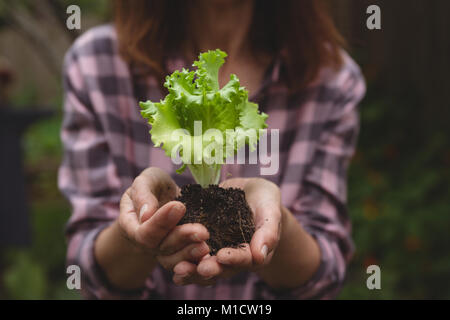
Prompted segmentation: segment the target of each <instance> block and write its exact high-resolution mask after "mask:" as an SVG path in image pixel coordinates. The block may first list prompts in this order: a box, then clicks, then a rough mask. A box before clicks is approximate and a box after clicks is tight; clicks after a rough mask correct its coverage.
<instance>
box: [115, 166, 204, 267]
mask: <svg viewBox="0 0 450 320" xmlns="http://www.w3.org/2000/svg"><path fill="white" fill-rule="evenodd" d="M179 192H180V189H179V187H178V186H177V185H176V184H175V182H174V181H173V180H172V179H171V177H170V176H169V175H168V174H167V173H166V172H164V171H163V170H161V169H159V168H148V169H146V170H144V171H143V172H142V173H141V174H140V175H139V176H138V177H137V178H136V179H135V180H134V182H133V184H132V186H131V187H130V188H129V189H128V190H127V191H126V192H125V193H124V195H123V196H122V199H121V202H120V216H119V226H120V229H121V231H122V233H123V235H124V236H125V237H126V238H127V239H128V240H129V241H130V242H131V243H132V244H133V245H134V247H135V248H136V250H137V251H139V252H142V253H144V254H147V255H150V256H153V257H154V258H155V259H156V260H157V261H158V262H159V263H160V264H161V265H162V266H163V267H164V268H166V269H168V270H169V271H173V268H174V267H175V266H176V265H177V264H178V263H179V262H181V261H189V262H191V263H196V262H198V261H200V259H201V258H202V257H203V256H205V255H206V254H207V253H208V252H209V248H208V246H207V245H206V243H205V240H207V239H208V238H209V233H208V231H207V230H206V228H205V227H204V226H203V225H201V224H198V223H196V224H184V225H180V226H177V223H178V222H179V221H180V220H181V218H182V217H183V216H184V214H185V212H186V208H185V206H184V205H183V204H182V203H181V202H179V201H174V200H173V199H175V198H176V196H177V195H178V194H179Z"/></svg>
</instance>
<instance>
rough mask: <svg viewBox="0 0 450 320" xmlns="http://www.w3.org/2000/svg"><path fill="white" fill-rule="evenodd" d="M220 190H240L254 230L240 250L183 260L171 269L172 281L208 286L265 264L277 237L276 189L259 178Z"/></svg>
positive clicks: (238, 181) (232, 182) (229, 183)
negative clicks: (196, 260)
mask: <svg viewBox="0 0 450 320" xmlns="http://www.w3.org/2000/svg"><path fill="white" fill-rule="evenodd" d="M220 186H221V187H223V188H230V187H233V188H240V189H243V190H244V192H245V197H246V200H247V202H248V204H249V206H250V208H251V210H252V212H253V218H254V222H255V227H256V231H255V233H254V235H253V237H252V239H251V241H250V244H245V245H243V246H242V247H240V248H223V249H221V250H219V251H218V252H217V254H216V255H215V256H210V255H209V254H208V255H206V256H204V257H203V258H202V259H201V261H200V262H199V264H198V265H195V264H193V263H191V262H189V261H186V260H183V261H181V262H179V263H178V264H177V265H176V266H175V267H174V272H175V275H174V278H173V279H174V282H175V283H176V284H180V285H184V284H189V283H197V284H212V283H214V280H216V279H218V278H220V277H230V276H232V275H234V274H236V273H238V272H241V271H252V270H257V269H258V268H263V267H264V266H265V265H267V264H269V263H270V261H271V259H272V256H273V254H274V252H275V249H276V247H277V244H278V241H279V239H280V235H281V221H282V210H281V196H280V191H279V188H278V187H277V186H276V185H275V184H274V183H272V182H269V181H268V180H265V179H261V178H233V179H229V180H226V181H224V182H223V183H222V184H221V185H220Z"/></svg>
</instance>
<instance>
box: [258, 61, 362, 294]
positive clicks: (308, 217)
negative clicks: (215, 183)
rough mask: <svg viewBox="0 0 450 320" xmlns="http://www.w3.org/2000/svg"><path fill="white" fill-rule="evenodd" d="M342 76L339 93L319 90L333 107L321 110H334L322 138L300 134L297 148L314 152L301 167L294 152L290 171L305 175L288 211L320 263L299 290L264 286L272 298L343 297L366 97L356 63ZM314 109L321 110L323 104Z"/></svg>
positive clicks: (337, 87) (336, 87)
mask: <svg viewBox="0 0 450 320" xmlns="http://www.w3.org/2000/svg"><path fill="white" fill-rule="evenodd" d="M337 78H338V79H337V83H335V84H334V89H324V88H322V89H320V90H321V91H322V94H324V96H321V97H319V98H317V99H318V100H321V103H322V104H323V103H324V101H327V104H328V106H329V108H328V109H326V108H324V109H322V111H324V110H329V112H328V113H327V115H326V118H325V120H324V121H323V122H322V123H321V129H320V131H319V133H318V138H317V139H315V138H314V142H312V141H308V142H307V143H306V142H305V138H304V137H305V133H304V131H301V130H299V131H298V132H297V134H296V137H295V141H296V142H298V143H299V144H298V145H303V146H304V145H305V144H307V145H308V147H303V148H302V150H303V151H305V154H310V156H309V157H308V160H307V161H305V164H304V165H299V164H298V162H299V161H295V160H293V159H298V158H299V157H302V156H300V155H299V154H298V150H299V148H292V150H291V151H290V154H289V156H288V164H287V169H286V171H285V176H286V175H289V176H290V177H291V178H290V179H292V177H293V176H294V177H295V176H296V174H297V176H298V177H301V178H299V182H297V185H295V188H293V189H295V190H296V191H295V192H293V194H294V195H295V196H294V197H293V199H292V201H289V205H288V206H287V207H288V209H290V211H291V212H292V213H293V214H294V216H295V218H296V219H297V221H298V222H299V223H300V224H301V225H302V226H303V228H304V229H305V230H306V231H307V232H308V233H309V234H311V235H312V236H313V237H314V238H315V240H316V241H317V243H318V245H319V248H320V252H321V260H320V265H319V267H318V270H317V271H316V272H315V274H314V275H313V276H312V278H311V279H310V280H308V281H307V283H305V284H304V285H302V286H301V287H298V288H294V289H291V290H285V291H277V292H276V291H273V290H271V289H270V288H268V287H267V286H263V285H262V284H260V285H261V286H262V287H263V288H264V290H263V292H264V293H263V296H264V298H267V299H330V298H334V297H335V296H336V295H337V294H338V293H339V291H340V289H341V287H342V284H343V282H344V280H345V275H346V268H347V263H348V262H349V260H350V258H351V256H352V254H353V251H354V245H353V241H352V238H351V223H350V219H349V216H348V214H347V209H346V197H347V181H346V180H347V169H348V165H349V161H350V159H351V157H352V155H353V153H354V151H355V146H356V142H357V136H358V133H359V113H358V109H357V105H358V103H359V101H360V100H361V99H362V97H363V96H364V93H365V82H364V79H363V77H362V75H361V73H360V71H359V68H358V67H357V66H356V65H353V67H352V68H349V69H346V70H344V71H342V72H341V73H340V74H339V75H338V76H337ZM312 105H314V107H313V108H315V109H316V110H319V111H317V112H321V111H320V110H321V109H320V107H322V106H319V105H317V103H312ZM318 118H320V117H316V119H318ZM315 125H317V124H315ZM313 135H314V133H311V134H310V137H313ZM298 145H297V146H298ZM304 157H306V156H304ZM291 185H293V184H292V183H291ZM288 189H289V188H288ZM281 190H282V192H283V187H282V189H281Z"/></svg>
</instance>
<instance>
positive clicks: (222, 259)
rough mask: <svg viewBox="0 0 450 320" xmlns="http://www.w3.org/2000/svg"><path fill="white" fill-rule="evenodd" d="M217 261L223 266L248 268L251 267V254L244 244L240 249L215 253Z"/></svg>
mask: <svg viewBox="0 0 450 320" xmlns="http://www.w3.org/2000/svg"><path fill="white" fill-rule="evenodd" d="M217 261H218V262H219V263H221V264H224V265H229V266H233V267H239V268H250V267H251V266H252V252H251V250H250V246H249V245H248V244H247V243H246V244H245V245H244V246H243V247H241V248H223V249H220V250H219V252H217Z"/></svg>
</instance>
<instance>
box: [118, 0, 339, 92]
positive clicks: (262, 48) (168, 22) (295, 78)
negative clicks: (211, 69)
mask: <svg viewBox="0 0 450 320" xmlns="http://www.w3.org/2000/svg"><path fill="white" fill-rule="evenodd" d="M188 4H189V1H186V0H170V1H166V0H164V1H160V0H133V1H127V0H116V2H115V25H116V29H117V34H118V39H119V50H120V53H121V55H122V57H123V58H124V59H125V60H126V61H127V62H128V63H132V64H138V65H144V66H147V67H149V68H150V70H152V72H153V73H155V74H156V75H157V76H158V77H159V78H160V79H161V80H162V79H163V76H164V73H165V71H164V59H165V58H166V57H167V56H168V54H170V53H174V52H180V50H182V49H183V45H184V43H183V41H184V40H185V39H186V36H185V34H184V33H183V31H184V30H185V29H186V28H185V23H186V12H187V10H186V8H187V5H188ZM325 9H326V8H325V6H324V3H323V2H322V1H319V0H256V1H255V5H254V15H253V21H252V25H251V27H250V33H249V38H250V39H249V41H250V42H251V46H252V50H253V52H264V53H265V54H268V55H270V56H272V57H274V56H276V55H279V54H280V55H281V57H282V58H283V61H284V63H285V66H286V69H285V70H286V74H287V77H288V81H289V86H290V87H291V89H294V90H295V89H301V88H303V87H305V86H306V85H308V84H309V83H310V82H312V81H313V80H314V79H315V78H316V76H317V75H318V73H319V71H320V69H321V68H322V67H324V66H331V67H334V68H338V67H339V66H340V65H341V63H342V57H341V55H340V52H339V51H340V47H341V46H343V44H344V41H343V38H342V37H341V36H340V34H339V33H338V31H337V30H336V28H335V26H334V24H333V21H332V19H331V18H330V16H329V14H328V12H327V10H325Z"/></svg>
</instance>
